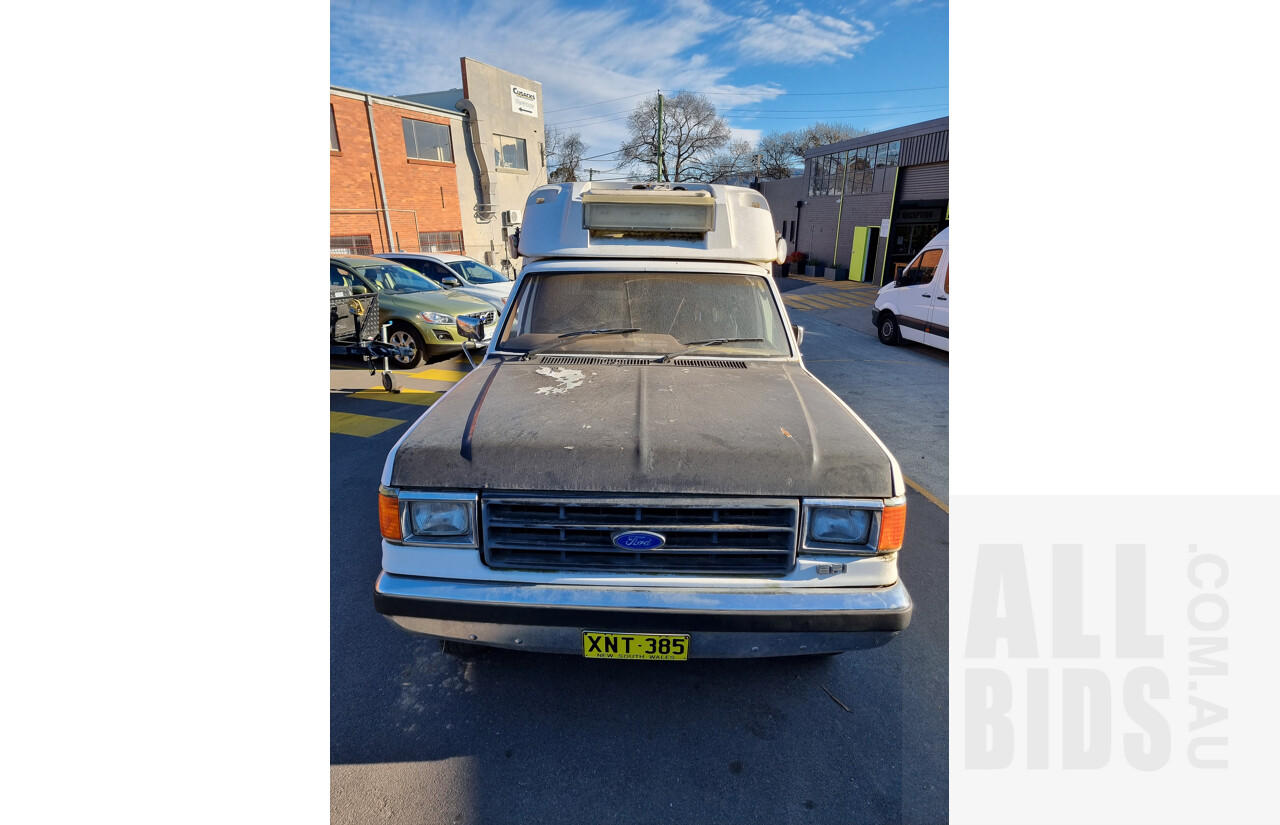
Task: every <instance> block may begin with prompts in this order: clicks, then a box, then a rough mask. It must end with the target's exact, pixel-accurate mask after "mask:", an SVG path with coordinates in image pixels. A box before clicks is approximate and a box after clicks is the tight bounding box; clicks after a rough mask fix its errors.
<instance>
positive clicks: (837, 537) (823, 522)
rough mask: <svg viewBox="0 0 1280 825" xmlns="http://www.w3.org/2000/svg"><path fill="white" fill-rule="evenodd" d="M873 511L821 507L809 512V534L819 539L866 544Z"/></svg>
mask: <svg viewBox="0 0 1280 825" xmlns="http://www.w3.org/2000/svg"><path fill="white" fill-rule="evenodd" d="M870 532H871V512H870V511H869V510H855V509H853V508H851V507H819V508H815V509H814V510H812V511H810V513H809V535H810V536H812V537H813V538H814V539H815V540H817V541H834V542H838V543H840V544H866V543H867V534H868V533H870Z"/></svg>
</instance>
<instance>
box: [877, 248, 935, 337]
mask: <svg viewBox="0 0 1280 825" xmlns="http://www.w3.org/2000/svg"><path fill="white" fill-rule="evenodd" d="M949 229H950V228H949V227H948V229H944V230H942V231H941V232H939V233H938V234H937V236H936V237H935V238H934V239H933V240H931V241H929V243H927V244H925V247H924V249H923V250H921V252H920V254H919V255H917V256H916V257H915V259H914V260H912V261H911V264H910V266H908V267H907V268H906V270H904V271H903V273H902V274H901V275H900V276H899V277H898V278H897V279H896V280H894V282H893V283H891V284H885V285H884V286H883V287H881V288H880V292H879V293H877V295H876V303H875V306H874V307H873V308H872V320H873V321H874V323H875V325H876V334H877V335H878V336H879V338H880V343H882V344H889V345H893V344H897V343H898V341H899V340H900V339H901V338H906V339H907V340H908V341H918V342H920V343H922V344H928V345H929V346H931V347H937V348H938V349H942V350H947V351H948V352H950V351H951V343H950V337H949V332H950V323H951V318H950V316H951V304H950V298H951V296H950V286H951V282H950V278H949V272H950V255H949V254H948V250H947V232H948V231H949Z"/></svg>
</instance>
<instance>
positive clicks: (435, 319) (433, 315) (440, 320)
mask: <svg viewBox="0 0 1280 825" xmlns="http://www.w3.org/2000/svg"><path fill="white" fill-rule="evenodd" d="M418 314H419V317H421V318H422V320H424V321H426V322H427V323H428V324H452V323H453V316H452V315H445V314H444V313H443V312H421V313H418Z"/></svg>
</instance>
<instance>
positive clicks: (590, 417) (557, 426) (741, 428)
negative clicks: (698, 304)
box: [391, 359, 902, 498]
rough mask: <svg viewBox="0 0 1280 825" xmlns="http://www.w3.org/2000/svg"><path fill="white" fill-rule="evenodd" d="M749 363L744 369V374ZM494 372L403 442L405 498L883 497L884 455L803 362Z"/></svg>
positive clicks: (496, 365) (477, 375)
mask: <svg viewBox="0 0 1280 825" xmlns="http://www.w3.org/2000/svg"><path fill="white" fill-rule="evenodd" d="M740 363H741V362H740ZM745 363H746V364H747V367H746V368H745V369H740V368H725V367H705V366H690V365H686V364H681V363H675V364H647V365H637V366H619V365H616V364H583V365H578V364H570V365H543V364H539V363H538V361H537V359H534V360H532V361H523V362H522V361H516V360H514V359H512V360H506V361H495V360H490V361H489V362H488V363H486V364H484V365H482V366H481V367H480V368H479V369H477V370H476V371H475V372H473V373H471V374H470V375H468V376H467V377H466V378H464V379H463V380H462V381H461V382H459V384H458V385H457V386H456V387H455V388H454V389H453V390H451V391H450V392H449V393H448V394H447V395H446V396H444V397H443V398H441V399H440V400H439V401H437V402H436V404H435V405H434V406H433V407H432V408H431V409H430V410H429V411H428V412H427V414H426V415H425V416H424V417H423V419H422V420H421V421H419V422H418V424H417V425H416V426H415V427H414V428H413V429H412V431H411V432H410V433H409V434H408V435H407V436H406V437H405V439H404V441H403V442H402V443H401V445H400V447H399V449H398V451H397V453H396V456H395V463H394V466H393V469H392V475H391V483H392V485H393V486H397V487H431V488H445V489H485V488H490V489H497V490H542V491H580V492H591V493H685V494H728V495H769V496H774V495H785V496H793V495H795V496H844V497H875V498H886V497H889V496H892V495H895V494H897V493H901V492H902V491H901V490H897V491H895V490H894V489H893V469H892V463H891V460H890V458H889V455H888V454H887V453H886V452H885V450H884V449H883V448H882V447H881V446H880V445H879V444H878V443H877V442H876V441H875V439H874V438H873V437H872V436H871V435H870V434H869V433H868V432H867V430H866V429H865V428H864V427H863V425H862V424H861V423H860V422H859V421H858V420H857V419H855V418H853V417H852V416H850V415H849V413H848V412H847V411H846V410H845V408H844V407H843V405H841V404H840V402H839V401H837V400H836V399H835V398H834V397H833V396H832V395H831V393H830V392H829V391H828V390H827V388H826V387H824V386H823V385H822V384H821V383H819V382H818V380H817V379H816V378H814V377H813V376H811V375H809V373H807V372H805V370H804V369H803V368H802V367H800V365H798V364H794V363H782V362H754V363H753V362H751V361H747V362H745Z"/></svg>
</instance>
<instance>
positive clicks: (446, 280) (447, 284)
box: [440, 275, 458, 289]
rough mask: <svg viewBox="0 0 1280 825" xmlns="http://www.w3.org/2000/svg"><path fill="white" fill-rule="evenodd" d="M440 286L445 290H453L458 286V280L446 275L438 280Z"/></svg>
mask: <svg viewBox="0 0 1280 825" xmlns="http://www.w3.org/2000/svg"><path fill="white" fill-rule="evenodd" d="M440 285H441V286H443V287H444V288H445V289H453V288H454V287H455V286H457V285H458V279H457V278H455V277H453V276H452V275H446V276H444V277H443V278H441V279H440Z"/></svg>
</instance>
